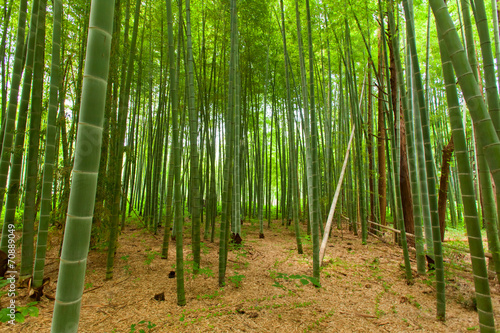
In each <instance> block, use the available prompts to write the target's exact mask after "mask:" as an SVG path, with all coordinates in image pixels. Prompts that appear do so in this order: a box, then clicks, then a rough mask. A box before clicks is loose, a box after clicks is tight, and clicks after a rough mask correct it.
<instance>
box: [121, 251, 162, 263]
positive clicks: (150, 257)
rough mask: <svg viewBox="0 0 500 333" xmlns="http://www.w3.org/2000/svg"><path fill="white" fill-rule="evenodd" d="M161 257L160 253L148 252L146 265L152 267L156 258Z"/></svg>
mask: <svg viewBox="0 0 500 333" xmlns="http://www.w3.org/2000/svg"><path fill="white" fill-rule="evenodd" d="M159 256H160V253H159V252H156V251H153V250H149V251H147V258H146V260H144V264H145V265H148V266H149V265H151V263H152V262H153V260H155V259H156V257H159ZM127 259H128V258H127Z"/></svg>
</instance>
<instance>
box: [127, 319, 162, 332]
mask: <svg viewBox="0 0 500 333" xmlns="http://www.w3.org/2000/svg"><path fill="white" fill-rule="evenodd" d="M145 324H146V321H145V320H141V321H140V322H138V323H137V324H132V325H130V331H129V333H135V332H139V333H146V332H151V330H152V329H153V328H155V327H156V324H153V323H151V322H150V321H148V323H147V324H146V325H145ZM144 325H145V326H146V328H147V331H146V330H145V329H143V328H139V329H137V326H144Z"/></svg>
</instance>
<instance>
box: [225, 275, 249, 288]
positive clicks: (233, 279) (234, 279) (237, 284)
mask: <svg viewBox="0 0 500 333" xmlns="http://www.w3.org/2000/svg"><path fill="white" fill-rule="evenodd" d="M244 277H245V275H241V274H238V272H234V275H233V276H229V277H228V278H229V281H231V282H232V283H234V286H235V287H236V288H239V287H240V285H241V281H242V280H243V278H244Z"/></svg>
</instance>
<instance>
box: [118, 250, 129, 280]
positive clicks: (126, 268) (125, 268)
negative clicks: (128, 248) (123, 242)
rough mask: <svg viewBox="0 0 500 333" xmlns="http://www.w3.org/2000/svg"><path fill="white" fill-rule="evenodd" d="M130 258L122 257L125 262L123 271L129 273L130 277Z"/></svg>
mask: <svg viewBox="0 0 500 333" xmlns="http://www.w3.org/2000/svg"><path fill="white" fill-rule="evenodd" d="M129 258H130V256H129V255H127V256H121V258H120V259H121V260H123V261H125V266H123V270H124V271H125V273H127V274H128V275H130V265H129V263H128V259H129Z"/></svg>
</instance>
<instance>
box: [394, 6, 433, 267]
mask: <svg viewBox="0 0 500 333" xmlns="http://www.w3.org/2000/svg"><path fill="white" fill-rule="evenodd" d="M392 6H393V3H392V1H391V8H392ZM388 18H389V27H390V30H391V35H392V44H393V49H394V58H395V63H396V71H397V75H398V84H399V96H401V104H402V106H403V112H404V118H405V129H406V144H407V148H408V156H409V159H408V160H409V161H408V162H409V164H410V179H411V188H412V199H413V214H414V222H415V248H416V251H417V256H416V257H417V272H418V273H419V274H425V248H424V239H423V231H422V215H421V206H420V193H419V187H418V174H417V160H416V158H415V154H416V152H415V142H414V137H413V126H412V121H411V119H412V116H411V114H410V112H411V110H410V108H409V107H408V101H407V98H406V91H405V80H404V76H403V75H404V74H403V69H402V66H401V58H400V53H399V38H398V36H397V35H396V29H395V22H394V15H393V11H392V9H391V10H389V11H388Z"/></svg>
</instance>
